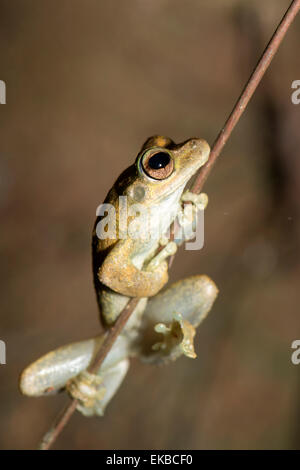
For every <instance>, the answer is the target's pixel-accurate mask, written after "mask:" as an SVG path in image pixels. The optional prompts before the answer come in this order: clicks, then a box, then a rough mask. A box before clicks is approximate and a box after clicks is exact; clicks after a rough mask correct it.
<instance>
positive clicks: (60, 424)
mask: <svg viewBox="0 0 300 470" xmlns="http://www.w3.org/2000/svg"><path fill="white" fill-rule="evenodd" d="M299 10H300V0H293V2H292V3H291V5H290V7H289V8H288V10H287V12H286V13H285V15H284V17H283V18H282V20H281V22H280V24H279V26H278V27H277V29H276V31H275V32H274V34H273V36H272V38H271V40H270V42H269V43H268V45H267V47H266V49H265V51H264V53H263V55H262V56H261V58H260V60H259V61H258V63H257V65H256V67H255V69H254V71H253V72H252V74H251V76H250V78H249V80H248V82H247V83H246V85H245V87H244V89H243V91H242V93H241V95H240V97H239V99H238V100H237V102H236V104H235V106H234V108H233V110H232V112H231V113H230V115H229V117H228V119H227V121H226V123H225V125H224V127H223V129H222V130H221V131H220V133H219V135H218V137H217V138H216V140H215V142H214V145H213V147H212V150H211V153H210V156H209V160H208V161H207V163H206V164H205V165H204V166H203V167H202V168H201V169H200V171H199V173H198V176H197V178H196V180H195V183H194V185H193V187H192V191H193V192H194V193H200V191H201V189H202V187H203V185H204V183H205V181H206V179H207V177H208V175H209V173H210V172H211V170H212V167H213V165H214V164H215V162H216V160H217V158H218V157H219V155H220V153H221V151H222V149H223V147H224V145H225V144H226V142H227V140H228V139H229V137H230V135H231V133H232V131H233V129H234V127H235V126H236V124H237V122H238V121H239V119H240V117H241V116H242V114H243V112H244V111H245V108H246V106H247V105H248V103H249V101H250V99H251V97H252V95H253V94H254V92H255V90H256V88H257V86H258V84H259V83H260V81H261V79H262V77H263V75H264V74H265V72H266V70H267V69H268V67H269V65H270V63H271V61H272V59H273V57H274V55H275V54H276V52H277V50H278V47H279V45H280V43H281V42H282V40H283V38H284V36H285V34H286V33H287V31H288V29H289V27H290V26H291V24H292V22H293V20H294V18H295V16H296V15H297V13H298V12H299ZM138 300H139V299H137V298H132V299H131V300H130V301H129V302H128V303H127V305H126V307H125V308H124V309H123V310H122V312H121V313H120V315H119V317H118V319H117V321H116V323H115V324H114V326H112V327H111V328H110V330H109V331H108V332H107V336H106V338H105V340H104V342H103V344H102V346H101V347H100V349H99V351H98V353H97V354H96V356H95V358H94V360H93V362H92V363H91V365H90V367H89V369H88V370H89V372H96V371H97V370H99V368H100V366H101V364H102V363H103V361H104V359H105V357H106V356H107V354H108V352H109V351H110V349H111V348H112V346H113V344H114V342H115V340H116V339H117V337H118V335H119V334H120V333H121V331H122V329H123V328H124V326H125V324H126V322H127V321H128V319H129V317H130V315H131V314H132V313H133V311H134V309H135V307H136V305H137V303H138ZM77 404H78V402H77V400H75V399H73V400H72V401H71V403H70V404H68V406H67V407H66V408H65V409H64V410H63V411H62V412H61V413H60V415H59V416H58V418H57V419H56V420H55V422H54V424H53V425H52V427H51V428H50V430H49V431H48V432H47V433H46V434H45V436H44V437H43V439H42V441H41V443H40V445H39V449H42V450H47V449H50V447H51V446H52V444H54V442H55V441H56V439H57V437H58V435H59V434H60V433H61V431H62V430H63V428H64V427H65V425H66V424H67V423H68V421H69V419H70V418H71V416H72V415H73V413H74V411H75V409H76V406H77Z"/></svg>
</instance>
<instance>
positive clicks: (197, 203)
mask: <svg viewBox="0 0 300 470" xmlns="http://www.w3.org/2000/svg"><path fill="white" fill-rule="evenodd" d="M181 201H182V202H190V203H192V205H193V206H194V208H195V210H197V211H203V210H204V209H206V207H207V204H208V196H207V194H206V193H201V194H195V193H192V192H191V191H185V192H184V193H183V194H182V196H181Z"/></svg>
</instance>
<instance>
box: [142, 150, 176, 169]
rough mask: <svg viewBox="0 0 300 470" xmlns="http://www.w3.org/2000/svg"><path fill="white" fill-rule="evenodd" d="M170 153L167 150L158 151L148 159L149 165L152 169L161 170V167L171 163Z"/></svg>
mask: <svg viewBox="0 0 300 470" xmlns="http://www.w3.org/2000/svg"><path fill="white" fill-rule="evenodd" d="M170 160H171V159H170V155H169V154H168V153H166V152H158V153H156V154H155V155H152V157H151V158H149V160H148V166H149V167H150V168H152V170H159V169H160V168H165V167H166V166H167V165H168V164H169V163H170Z"/></svg>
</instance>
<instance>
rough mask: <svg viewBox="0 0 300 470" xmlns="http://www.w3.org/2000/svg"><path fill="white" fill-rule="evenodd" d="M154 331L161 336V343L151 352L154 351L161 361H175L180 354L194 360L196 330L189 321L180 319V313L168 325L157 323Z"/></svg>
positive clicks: (155, 345) (153, 347)
mask: <svg viewBox="0 0 300 470" xmlns="http://www.w3.org/2000/svg"><path fill="white" fill-rule="evenodd" d="M154 330H155V331H156V333H161V334H162V335H163V339H162V341H159V342H157V343H155V344H154V345H153V346H152V350H153V351H156V352H157V354H158V355H159V356H160V358H161V359H176V358H177V357H179V356H181V355H182V354H184V355H185V356H187V357H190V358H192V359H195V357H196V353H195V350H194V336H195V334H196V330H195V328H194V327H193V325H191V324H190V322H189V321H187V320H184V319H183V318H182V315H181V314H180V313H176V314H175V315H174V319H173V321H172V323H171V324H170V325H166V324H165V323H158V324H157V325H155V327H154Z"/></svg>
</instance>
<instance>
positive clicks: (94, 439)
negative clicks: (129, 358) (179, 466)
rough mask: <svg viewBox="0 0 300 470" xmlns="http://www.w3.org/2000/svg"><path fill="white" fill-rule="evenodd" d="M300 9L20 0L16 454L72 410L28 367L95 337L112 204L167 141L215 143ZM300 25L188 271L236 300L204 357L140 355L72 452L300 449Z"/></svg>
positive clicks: (220, 169)
mask: <svg viewBox="0 0 300 470" xmlns="http://www.w3.org/2000/svg"><path fill="white" fill-rule="evenodd" d="M288 4H289V0H280V1H279V0H277V1H276V2H274V1H272V0H266V1H264V2H261V1H254V0H249V1H241V0H240V1H238V0H236V1H229V0H223V1H221V0H206V1H197V0H187V1H180V0H129V1H126V2H125V1H121V0H111V1H108V0H106V1H104V0H86V1H84V0H59V1H58V0H43V1H38V0H26V1H25V0H1V1H0V57H1V60H0V79H2V80H5V81H6V84H7V104H6V105H5V106H4V105H3V106H0V119H1V125H0V214H1V227H2V229H1V237H0V251H1V274H0V275H1V284H0V289H1V295H0V302H1V321H0V339H2V340H4V341H5V342H6V344H7V365H2V366H0V447H1V448H2V449H8V448H9V449H11V448H17V449H20V448H22V449H28V448H34V447H35V446H36V444H37V442H38V440H39V438H40V437H41V435H42V434H43V433H44V432H45V431H46V430H47V428H48V427H49V425H50V423H51V422H52V420H53V418H54V416H55V415H56V413H57V412H58V411H59V410H60V409H61V407H62V406H63V405H64V403H65V401H66V397H65V396H64V395H60V396H57V397H47V398H40V399H29V398H26V397H23V396H21V395H20V393H19V391H18V376H19V374H20V372H21V371H22V369H23V368H24V367H25V366H26V365H27V364H28V363H29V362H32V361H33V360H35V359H37V358H38V357H39V356H40V355H42V354H44V353H46V352H48V351H49V350H50V349H53V348H55V347H57V346H59V345H62V344H64V343H67V342H70V341H74V340H80V339H83V338H85V337H90V336H92V335H95V334H97V333H98V331H99V328H100V326H99V322H98V312H97V306H96V300H95V294H94V291H93V284H92V271H91V253H90V238H91V229H92V225H93V222H94V217H95V210H96V207H97V206H98V204H100V203H101V202H102V201H103V199H104V197H105V195H106V193H107V191H108V189H109V188H110V186H111V185H112V184H113V182H114V180H115V179H116V177H117V176H118V175H119V173H120V172H121V171H122V170H123V169H124V168H125V167H126V166H128V164H129V163H131V162H132V161H133V159H134V158H135V156H136V153H137V151H138V150H139V148H140V146H141V144H142V143H143V142H144V140H145V139H146V138H147V137H148V136H150V135H152V134H155V133H161V134H165V135H169V136H170V137H172V138H173V139H174V140H176V141H181V140H183V139H187V138H189V137H192V136H199V137H204V138H206V139H207V140H208V141H209V142H210V143H212V142H213V140H214V138H215V136H216V134H217V133H218V131H219V129H220V127H221V126H222V125H223V123H224V120H225V118H226V117H227V114H228V112H229V111H230V109H231V108H232V105H233V103H234V101H235V100H236V98H237V96H238V94H239V92H240V90H241V87H242V85H243V84H244V82H245V80H246V79H247V77H248V75H249V73H250V71H251V69H252V68H253V66H254V64H255V63H256V61H257V59H258V57H259V55H260V53H261V51H262V49H263V47H264V45H265V44H266V41H267V40H268V39H269V37H270V35H271V33H272V31H273V30H274V27H275V25H276V23H277V22H278V20H279V18H280V17H281V15H282V13H283V12H284V10H285V9H286V8H287V6H288ZM299 39H300V18H297V20H296V22H295V24H294V25H293V26H292V28H291V30H290V32H289V33H288V36H287V38H286V39H285V41H284V43H283V45H282V47H281V48H280V50H279V53H278V55H277V56H276V58H275V60H274V62H273V64H272V66H271V69H270V70H269V71H268V73H267V75H266V77H265V79H264V82H263V84H261V85H260V87H259V89H258V91H257V93H256V95H255V97H254V99H253V100H252V101H251V104H250V106H249V108H248V109H247V112H246V114H245V115H244V117H243V118H242V120H241V121H240V123H239V125H238V127H237V129H236V130H235V132H234V134H233V135H232V137H231V139H230V142H229V143H228V145H227V147H226V149H225V150H224V152H223V154H222V157H221V158H220V160H219V162H218V164H217V166H216V167H215V169H214V171H213V173H212V174H211V176H210V178H209V181H208V182H207V184H206V186H205V190H206V191H207V192H208V195H209V198H210V203H209V206H208V209H207V212H206V219H205V223H206V229H205V238H206V241H205V247H204V249H203V250H201V251H199V252H196V253H195V252H187V251H182V252H180V254H179V255H178V256H177V257H176V261H175V263H174V266H173V268H172V273H171V278H172V279H173V280H174V279H179V278H181V277H184V276H188V275H191V274H196V273H207V274H208V275H210V276H211V277H212V278H213V279H214V280H215V282H216V283H217V285H218V287H219V289H220V295H219V297H218V299H217V302H216V304H215V306H214V308H213V311H212V312H211V314H210V316H209V317H208V318H207V320H206V321H205V322H204V324H203V326H202V327H201V329H199V331H198V336H197V353H198V359H197V360H195V361H192V360H189V359H187V358H183V359H180V360H178V361H177V362H175V363H174V364H172V365H170V366H168V367H165V368H155V367H151V366H146V365H141V364H139V363H137V362H133V363H132V366H131V368H130V371H129V374H128V376H127V379H126V380H125V382H124V383H123V385H122V388H121V389H120V390H119V392H118V394H117V395H116V397H115V398H114V399H113V401H112V402H111V404H110V405H109V407H108V409H107V412H106V415H105V417H104V418H92V419H87V418H84V417H82V416H81V415H79V414H78V413H76V415H75V416H74V417H73V418H72V420H71V422H70V423H69V425H68V426H67V428H66V429H65V430H64V432H63V434H62V436H61V437H60V438H59V439H58V441H57V444H56V446H55V447H56V448H58V449H62V448H70V449H78V448H82V449H101V448H102V449H104V448H107V449H118V448H119V449H133V448H137V449H142V448H144V449H150V448H151V449H157V448H162V449H166V448H169V449H191V448H195V449H213V448H228V449H240V448H247V449H248V448H250V449H253V448H273V449H275V448H299V447H300V435H299V431H300V429H299V418H300V403H299V392H300V365H299V366H298V367H297V366H294V365H293V364H292V363H291V360H290V357H291V352H292V351H291V343H292V341H293V340H294V339H300V317H299V273H300V266H299V226H300V225H299V212H300V202H299V190H300V171H299V166H300V160H299V148H300V136H299V117H300V106H295V105H293V104H292V103H291V91H292V90H291V83H292V81H293V80H296V79H300V54H299Z"/></svg>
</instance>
